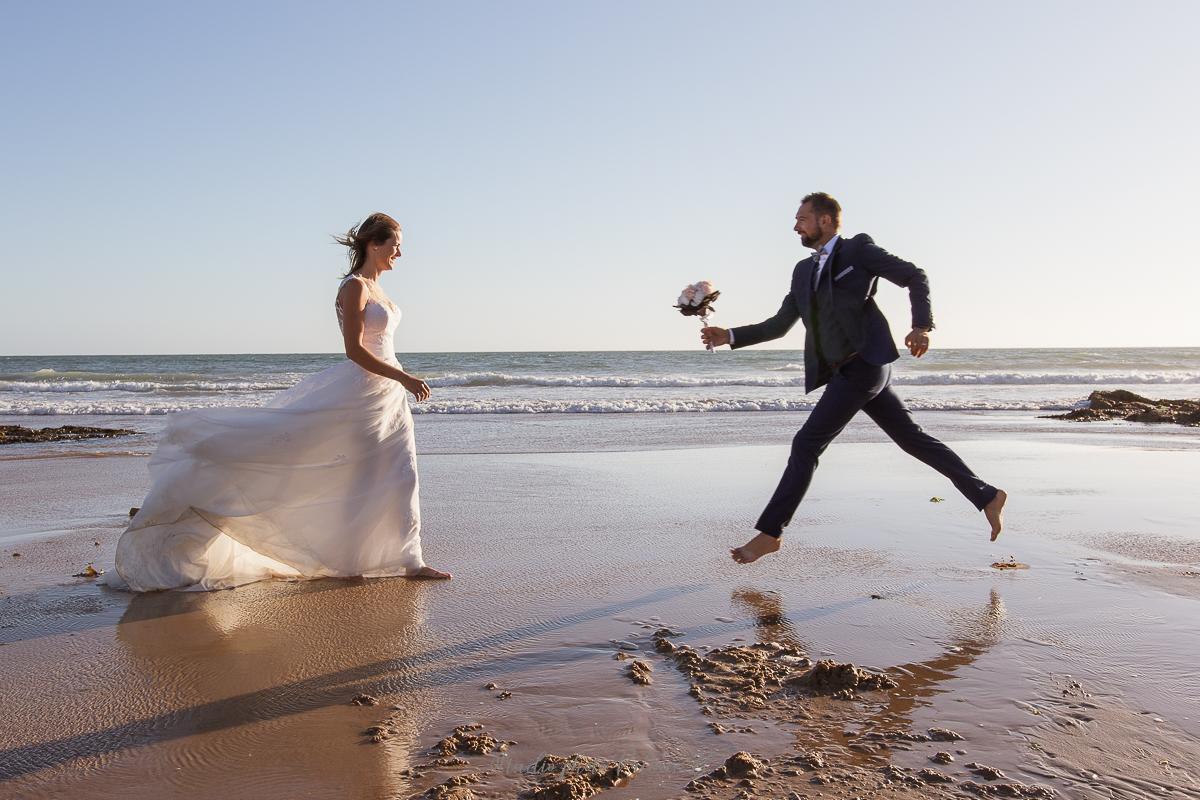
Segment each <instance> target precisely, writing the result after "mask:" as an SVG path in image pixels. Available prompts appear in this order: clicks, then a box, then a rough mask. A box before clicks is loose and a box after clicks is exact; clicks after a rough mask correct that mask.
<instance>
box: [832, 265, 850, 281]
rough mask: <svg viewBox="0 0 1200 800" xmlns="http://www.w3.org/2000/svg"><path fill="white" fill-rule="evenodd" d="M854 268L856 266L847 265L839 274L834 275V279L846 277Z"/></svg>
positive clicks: (838, 279)
mask: <svg viewBox="0 0 1200 800" xmlns="http://www.w3.org/2000/svg"><path fill="white" fill-rule="evenodd" d="M853 269H854V267H846V268H845V269H844V270H842V271H841V272H839V273H838V274H837V275H834V276H833V279H834V280H835V281H840V280H841V279H842V278H844V277H846V275H848V274H849V273H850V271H851V270H853Z"/></svg>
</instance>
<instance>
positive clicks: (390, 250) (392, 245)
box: [370, 231, 404, 272]
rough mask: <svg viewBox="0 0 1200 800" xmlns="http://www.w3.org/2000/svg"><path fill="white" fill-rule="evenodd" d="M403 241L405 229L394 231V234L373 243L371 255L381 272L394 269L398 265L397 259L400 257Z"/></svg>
mask: <svg viewBox="0 0 1200 800" xmlns="http://www.w3.org/2000/svg"><path fill="white" fill-rule="evenodd" d="M403 241H404V231H393V232H392V235H391V236H389V237H388V238H387V239H385V240H383V241H382V242H372V243H371V245H370V247H371V256H372V259H373V260H374V261H375V263H376V266H378V267H379V271H380V272H384V271H386V270H389V269H392V267H394V266H395V265H396V259H397V258H399V257H400V244H401V243H402V242H403Z"/></svg>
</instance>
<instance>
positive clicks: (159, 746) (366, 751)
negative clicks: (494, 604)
mask: <svg viewBox="0 0 1200 800" xmlns="http://www.w3.org/2000/svg"><path fill="white" fill-rule="evenodd" d="M424 597H425V593H424V592H423V591H421V587H419V586H414V585H412V584H409V583H407V582H388V583H380V582H374V581H317V582H312V583H306V584H301V585H297V586H293V587H279V586H270V585H265V584H263V585H259V586H252V587H248V588H247V589H246V590H244V593H243V592H238V593H232V592H215V593H192V592H164V593H152V594H140V595H136V596H134V597H133V598H132V600H131V602H130V604H129V606H128V607H127V608H126V610H125V613H124V614H123V615H122V617H121V621H120V624H118V625H117V626H116V641H117V644H118V648H119V650H118V652H117V654H116V657H117V659H118V662H119V663H121V664H124V665H126V667H127V669H128V672H129V675H131V676H133V677H131V678H130V680H131V681H133V682H134V683H136V684H137V685H138V686H139V687H140V689H139V690H138V692H137V693H136V694H137V695H138V697H140V698H142V701H140V702H134V703H132V704H131V705H130V706H129V709H127V712H128V713H129V714H130V715H131V721H130V723H129V724H130V725H133V726H136V727H137V730H136V731H135V733H136V734H137V735H135V736H131V737H130V738H131V739H134V740H136V741H138V742H139V745H140V746H141V747H147V748H149V749H148V750H145V751H144V752H145V755H144V756H143V757H144V758H145V759H146V762H144V763H151V764H153V767H148V769H151V771H154V770H158V769H161V765H167V766H168V767H170V766H182V767H183V769H182V770H181V771H179V772H173V771H171V770H167V769H163V770H162V771H161V772H159V773H158V774H159V775H160V777H162V778H163V780H164V781H165V782H167V783H169V784H171V786H173V787H175V788H176V789H178V790H179V791H178V794H179V796H184V795H187V796H192V795H193V794H194V795H197V796H199V795H203V796H210V795H214V794H220V793H221V792H220V791H218V790H217V789H214V786H216V787H218V788H223V784H222V783H221V782H222V781H226V780H228V781H230V782H231V783H234V784H237V783H238V782H240V784H239V788H238V789H233V788H232V786H231V787H230V791H229V792H228V794H229V796H231V797H241V796H243V794H244V790H245V786H246V785H249V784H248V783H247V781H251V782H257V783H258V785H265V783H264V782H265V781H267V780H269V781H270V782H271V785H274V786H276V788H279V787H280V786H282V787H283V788H282V789H281V791H282V793H283V794H284V795H287V794H289V791H288V790H289V789H290V788H291V787H292V786H295V787H297V791H296V792H294V793H296V794H300V793H303V792H302V790H301V787H307V789H306V790H311V788H312V787H313V786H323V785H328V781H329V780H330V776H331V775H335V776H337V777H336V780H338V781H339V782H340V783H341V784H343V786H342V787H341V788H340V790H339V792H338V796H342V797H373V796H377V795H376V794H375V792H376V791H379V792H380V794H379V795H378V796H388V797H391V796H393V795H394V794H396V793H398V792H399V791H400V790H401V789H402V788H403V785H400V784H398V783H397V782H398V779H397V777H396V774H397V773H398V772H399V771H400V770H402V769H404V768H406V767H409V766H411V763H410V759H411V755H412V753H414V752H416V751H417V749H418V738H419V732H418V730H417V725H416V722H415V721H414V719H413V715H412V714H397V713H391V712H388V711H385V710H384V709H386V708H387V705H386V704H385V705H381V706H379V707H376V708H362V709H360V708H358V707H357V706H351V705H349V704H348V701H349V700H350V698H352V697H353V696H354V695H356V694H358V693H360V692H366V693H369V694H373V695H383V694H387V695H388V696H389V698H388V700H389V704H390V703H396V702H404V703H405V704H406V705H408V701H409V699H410V696H409V694H408V692H407V691H406V689H408V688H409V687H410V686H413V685H419V679H420V673H417V675H415V676H410V674H409V670H410V669H411V668H408V667H406V662H407V661H408V660H409V659H410V658H412V657H413V656H414V655H417V654H418V653H419V651H420V648H421V645H420V641H421V636H420V631H421V630H422V628H423V627H424V625H425V609H424ZM364 607H370V609H371V611H370V613H356V611H355V610H357V611H358V612H361V609H362V608H364ZM298 641H299V642H303V643H304V646H297V642H298ZM422 697H424V696H423V695H422ZM147 704H149V705H147ZM148 708H152V709H153V712H152V713H153V716H150V717H147V709H148ZM123 713H124V712H123ZM384 716H388V717H389V718H390V727H391V729H392V738H391V739H389V741H388V742H387V743H386V747H384V748H363V747H362V746H361V744H362V739H361V737H358V736H355V735H354V731H357V730H360V729H361V728H362V727H363V726H365V725H367V724H371V723H374V722H376V721H378V720H379V719H380V718H382V717H384ZM143 734H144V735H143ZM314 742H319V746H318V747H314ZM247 753H254V754H255V755H254V758H253V760H252V762H248V761H247V760H246V754H247ZM393 784H397V785H394V786H393ZM201 785H202V786H203V789H204V790H203V791H201V790H200V787H201ZM381 787H382V788H381ZM106 788H107V787H106ZM383 789H387V790H388V791H386V792H385V791H383ZM110 795H111V796H116V792H115V791H113V792H105V791H101V792H100V793H99V795H98V796H110ZM170 795H171V791H170V790H169V787H168V789H167V790H165V791H163V792H162V793H161V796H170Z"/></svg>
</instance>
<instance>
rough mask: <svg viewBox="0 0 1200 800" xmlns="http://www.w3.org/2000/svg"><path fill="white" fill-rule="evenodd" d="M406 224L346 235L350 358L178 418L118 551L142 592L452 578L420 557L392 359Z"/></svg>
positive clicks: (367, 224)
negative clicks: (265, 393) (279, 388)
mask: <svg viewBox="0 0 1200 800" xmlns="http://www.w3.org/2000/svg"><path fill="white" fill-rule="evenodd" d="M402 236H403V234H402V232H401V230H400V225H399V224H398V223H397V222H396V221H395V220H394V219H392V218H391V217H389V216H387V215H386V214H372V215H371V216H369V217H367V219H366V220H365V221H363V223H362V224H361V225H359V226H358V227H357V228H354V229H351V230H350V231H349V233H347V234H346V235H345V236H343V237H340V238H339V239H338V241H339V242H340V243H342V244H344V245H346V246H347V247H348V248H349V249H350V262H351V267H350V271H349V273H347V275H346V277H345V279H344V280H343V281H342V285H341V288H340V289H339V291H338V296H337V304H336V305H337V312H338V323H339V325H340V326H341V327H342V335H343V339H344V343H345V350H346V356H347V358H348V359H349V360H348V361H344V362H342V363H340V364H338V365H336V366H333V367H330V368H329V369H326V370H323V371H322V372H319V373H317V374H315V375H311V376H309V377H308V378H306V379H305V380H303V381H301V382H300V383H299V384H297V385H296V386H294V387H292V388H291V389H289V390H287V391H285V392H282V393H280V394H279V395H277V396H276V397H275V399H274V401H273V402H272V403H270V404H269V405H268V406H266V407H263V408H208V409H195V410H191V411H185V412H182V413H180V414H175V415H173V416H172V418H171V419H170V421H169V422H168V424H167V428H166V430H165V431H164V433H163V437H162V441H161V443H160V444H159V447H158V450H157V452H156V453H155V454H154V456H153V458H151V459H150V474H151V477H152V479H153V484H152V486H151V489H150V493H149V495H148V496H147V497H146V499H145V501H144V503H143V504H142V507H141V509H140V510H139V511H138V512H137V514H136V515H135V516H134V517H133V519H132V521H131V522H130V525H129V528H128V529H126V531H125V533H124V534H123V535H122V536H121V540H120V542H119V543H118V544H117V561H116V568H117V572H119V573H120V575H121V577H122V578H123V579H124V580H125V581H126V582H127V583H128V584H129V587H130V588H132V589H134V590H136V591H152V590H156V589H175V588H184V587H186V588H192V589H223V588H229V587H232V586H238V585H240V584H244V583H250V582H253V581H259V580H264V579H269V578H284V579H298V578H319V577H350V576H365V577H383V576H389V575H406V576H409V577H417V578H449V577H450V575H449V573H446V572H441V571H439V570H435V569H433V568H432V567H429V566H426V564H425V562H424V560H423V559H422V557H421V535H420V533H421V511H420V502H419V496H418V481H417V462H416V445H415V443H414V441H413V419H412V413H411V411H410V410H409V407H408V397H407V393H406V390H407V392H412V393H413V395H414V396H415V397H416V398H417V399H418V400H424V399H426V398H427V397H429V387H428V385H426V384H425V382H424V381H422V380H420V379H419V378H417V377H415V376H413V375H410V374H408V373H407V372H405V371H404V370H403V369H402V367H401V366H400V363H399V362H398V361H397V360H396V355H395V347H394V345H393V342H392V335H393V333H394V331H395V329H396V325H397V324H398V323H399V321H400V311H399V309H397V308H396V306H395V305H394V304H393V303H392V301H391V300H390V299H388V297H387V295H385V294H384V293H383V291H382V289H380V288H379V285H378V279H379V276H380V275H381V274H382V273H384V272H387V271H388V270H390V269H392V266H393V264H394V263H395V261H396V259H397V258H399V257H400V243H401V240H402Z"/></svg>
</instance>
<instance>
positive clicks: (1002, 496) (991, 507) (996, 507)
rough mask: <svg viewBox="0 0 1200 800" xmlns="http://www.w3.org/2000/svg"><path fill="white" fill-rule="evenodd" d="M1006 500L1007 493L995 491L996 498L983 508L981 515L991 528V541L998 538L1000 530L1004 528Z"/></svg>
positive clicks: (999, 490)
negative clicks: (985, 518)
mask: <svg viewBox="0 0 1200 800" xmlns="http://www.w3.org/2000/svg"><path fill="white" fill-rule="evenodd" d="M1007 500H1008V493H1007V492H1006V491H1004V490H1003V489H998V490H996V496H995V497H993V498H992V502H990V503H988V504H987V505H986V506H984V507H983V515H984V516H985V517H987V521H988V523H989V524H990V525H991V526H992V541H993V542H994V541H996V538H997V537H998V536H1000V529H1001V528H1003V527H1004V517H1003V516H1002V515H1003V513H1004V503H1005V501H1007Z"/></svg>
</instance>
